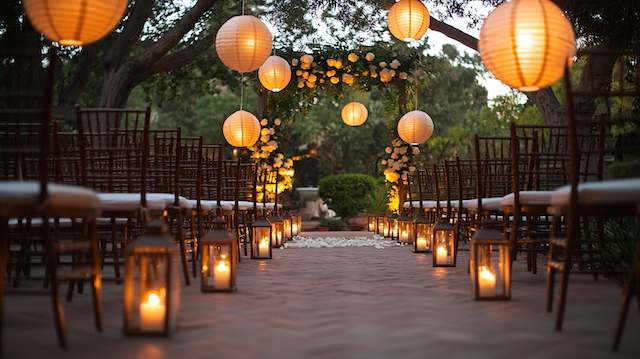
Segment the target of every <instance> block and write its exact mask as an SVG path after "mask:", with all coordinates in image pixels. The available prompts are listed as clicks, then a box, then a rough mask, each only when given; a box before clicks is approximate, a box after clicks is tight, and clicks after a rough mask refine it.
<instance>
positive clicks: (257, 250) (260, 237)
mask: <svg viewBox="0 0 640 359" xmlns="http://www.w3.org/2000/svg"><path fill="white" fill-rule="evenodd" d="M272 237H273V233H272V227H271V223H269V221H267V220H266V219H259V220H257V221H255V222H253V224H252V225H251V259H271V239H272Z"/></svg>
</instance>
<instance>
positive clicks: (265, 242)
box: [258, 238, 271, 256]
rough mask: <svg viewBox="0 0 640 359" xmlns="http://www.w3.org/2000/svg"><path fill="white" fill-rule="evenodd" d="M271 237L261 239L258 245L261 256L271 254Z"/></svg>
mask: <svg viewBox="0 0 640 359" xmlns="http://www.w3.org/2000/svg"><path fill="white" fill-rule="evenodd" d="M269 242H270V241H269V238H262V239H261V240H260V244H259V245H258V253H259V254H260V256H268V255H269V247H270V246H271V243H269Z"/></svg>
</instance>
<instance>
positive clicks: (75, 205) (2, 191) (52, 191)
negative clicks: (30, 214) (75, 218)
mask: <svg viewBox="0 0 640 359" xmlns="http://www.w3.org/2000/svg"><path fill="white" fill-rule="evenodd" d="M47 190H48V192H49V198H48V202H47V206H48V208H49V209H51V210H55V209H56V208H61V209H65V208H68V209H71V210H83V209H87V210H97V209H98V208H99V206H100V199H99V198H98V196H97V194H96V192H94V191H93V190H91V189H89V188H84V187H79V186H70V185H62V184H55V183H49V184H48V186H47ZM39 195H40V183H38V182H36V181H0V203H2V206H6V207H7V208H10V207H22V208H29V207H35V206H36V205H38V204H39V198H38V197H39Z"/></svg>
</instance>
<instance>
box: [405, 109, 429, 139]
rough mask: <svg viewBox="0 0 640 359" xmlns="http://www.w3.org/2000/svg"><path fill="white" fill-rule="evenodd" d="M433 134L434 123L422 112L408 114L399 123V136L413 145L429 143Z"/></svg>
mask: <svg viewBox="0 0 640 359" xmlns="http://www.w3.org/2000/svg"><path fill="white" fill-rule="evenodd" d="M432 134H433V121H432V120H431V117H429V115H427V114H426V113H424V112H422V111H417V110H416V111H411V112H409V113H406V114H405V115H404V116H402V118H400V121H398V135H400V138H401V139H402V140H403V141H404V142H406V143H408V144H411V145H418V144H421V143H425V142H427V140H428V139H429V138H431V135H432Z"/></svg>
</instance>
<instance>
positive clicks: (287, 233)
mask: <svg viewBox="0 0 640 359" xmlns="http://www.w3.org/2000/svg"><path fill="white" fill-rule="evenodd" d="M282 227H283V231H284V232H283V234H284V236H283V241H285V242H286V241H288V240H289V239H291V237H292V236H293V235H292V232H291V231H292V229H291V217H287V216H285V217H284V218H282Z"/></svg>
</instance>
